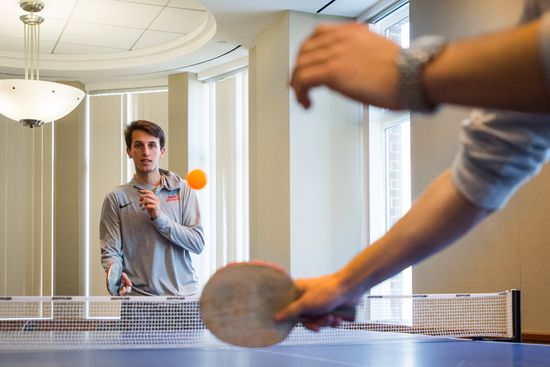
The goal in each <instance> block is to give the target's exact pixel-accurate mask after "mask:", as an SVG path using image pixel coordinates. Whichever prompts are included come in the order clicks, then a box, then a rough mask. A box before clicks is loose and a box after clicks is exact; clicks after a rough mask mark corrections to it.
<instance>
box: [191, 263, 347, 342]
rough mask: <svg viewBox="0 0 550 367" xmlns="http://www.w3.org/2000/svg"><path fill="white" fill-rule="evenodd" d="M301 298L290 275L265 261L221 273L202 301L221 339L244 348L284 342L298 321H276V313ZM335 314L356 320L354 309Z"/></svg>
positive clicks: (206, 316)
mask: <svg viewBox="0 0 550 367" xmlns="http://www.w3.org/2000/svg"><path fill="white" fill-rule="evenodd" d="M299 296H300V291H299V290H298V288H297V287H296V286H295V284H294V281H293V280H292V279H291V278H290V276H289V275H288V274H287V272H286V271H285V270H284V269H282V268H280V267H279V266H278V265H275V264H270V263H266V262H248V263H234V264H230V265H227V266H226V267H224V268H221V269H220V270H218V271H217V272H216V273H215V274H214V275H212V277H211V278H210V279H209V280H208V282H207V283H206V286H205V287H204V289H203V291H202V295H201V299H200V311H201V317H202V319H203V321H204V323H205V324H206V327H207V328H208V329H209V330H210V332H212V334H214V335H215V336H217V337H218V338H219V339H221V340H223V341H225V342H227V343H230V344H234V345H239V346H243V347H264V346H268V345H272V344H275V343H278V342H280V341H282V340H283V339H284V338H286V336H287V335H288V333H290V331H291V330H292V328H293V327H294V325H295V324H296V323H297V322H298V320H289V321H283V322H275V321H274V319H273V317H274V315H275V313H277V311H279V310H280V309H282V308H283V307H285V306H286V305H288V304H289V303H290V302H292V301H294V300H295V299H296V298H298V297H299ZM332 314H334V315H337V316H341V317H342V318H343V319H345V320H353V319H355V307H340V308H338V309H336V310H335V311H334V312H333V313H332Z"/></svg>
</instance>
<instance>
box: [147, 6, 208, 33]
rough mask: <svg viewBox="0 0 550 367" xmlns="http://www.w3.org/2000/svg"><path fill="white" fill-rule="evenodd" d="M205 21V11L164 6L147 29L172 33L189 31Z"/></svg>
mask: <svg viewBox="0 0 550 367" xmlns="http://www.w3.org/2000/svg"><path fill="white" fill-rule="evenodd" d="M205 21H206V11H201V10H187V9H177V8H165V9H164V10H163V11H162V13H160V15H159V16H158V18H157V19H155V21H154V22H153V24H151V26H150V27H149V29H151V30H154V31H164V32H174V33H190V32H192V31H193V30H194V29H196V28H197V27H198V26H200V25H201V24H202V23H203V22H205Z"/></svg>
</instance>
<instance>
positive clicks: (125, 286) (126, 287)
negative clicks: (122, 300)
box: [105, 271, 133, 296]
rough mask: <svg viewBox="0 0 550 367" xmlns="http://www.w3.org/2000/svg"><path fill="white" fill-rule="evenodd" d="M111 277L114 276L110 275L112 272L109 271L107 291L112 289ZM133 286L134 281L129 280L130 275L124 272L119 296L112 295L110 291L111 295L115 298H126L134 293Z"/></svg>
mask: <svg viewBox="0 0 550 367" xmlns="http://www.w3.org/2000/svg"><path fill="white" fill-rule="evenodd" d="M109 275H111V276H113V274H110V271H107V272H106V273H105V285H106V286H107V290H109V289H110V288H109ZM111 281H112V280H111ZM132 285H133V284H132V281H131V280H130V278H128V275H127V274H126V273H125V272H122V275H121V277H120V288H119V289H118V292H117V294H112V293H111V291H109V293H110V294H111V295H113V296H126V295H128V294H130V293H131V292H132Z"/></svg>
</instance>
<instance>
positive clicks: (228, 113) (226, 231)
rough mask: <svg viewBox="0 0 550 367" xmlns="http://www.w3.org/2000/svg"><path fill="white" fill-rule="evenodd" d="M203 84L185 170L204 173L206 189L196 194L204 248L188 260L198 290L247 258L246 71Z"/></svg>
mask: <svg viewBox="0 0 550 367" xmlns="http://www.w3.org/2000/svg"><path fill="white" fill-rule="evenodd" d="M204 83H205V85H206V86H207V90H208V92H207V93H206V95H205V96H204V98H205V100H206V101H207V103H206V105H207V108H206V110H204V111H203V112H202V114H203V116H204V118H203V119H200V121H197V122H198V123H197V124H195V125H190V126H189V137H190V140H189V141H190V152H189V167H190V168H193V167H204V168H205V171H206V172H207V173H209V177H208V180H209V183H208V185H207V188H208V189H205V190H201V191H199V192H198V197H199V203H200V206H201V214H202V218H203V223H204V228H205V235H206V241H207V246H206V248H205V252H203V253H202V254H201V255H198V256H196V255H193V257H194V258H193V261H194V263H195V264H199V268H198V269H197V270H198V272H199V279H200V281H201V283H202V284H204V283H205V282H206V280H208V278H209V277H210V275H211V274H212V273H213V272H214V271H215V270H216V269H218V268H219V267H221V266H224V265H226V264H227V263H229V262H235V261H246V260H248V257H249V250H248V233H249V231H248V223H249V221H248V149H247V148H248V71H247V70H240V71H238V72H236V73H230V74H226V75H224V76H223V77H221V78H214V79H211V80H207V81H205V82H204ZM193 141H195V142H201V143H200V144H196V143H195V144H194V143H193Z"/></svg>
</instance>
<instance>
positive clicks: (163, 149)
mask: <svg viewBox="0 0 550 367" xmlns="http://www.w3.org/2000/svg"><path fill="white" fill-rule="evenodd" d="M164 153H166V147H163V148H160V158H162V157H163V156H164Z"/></svg>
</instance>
